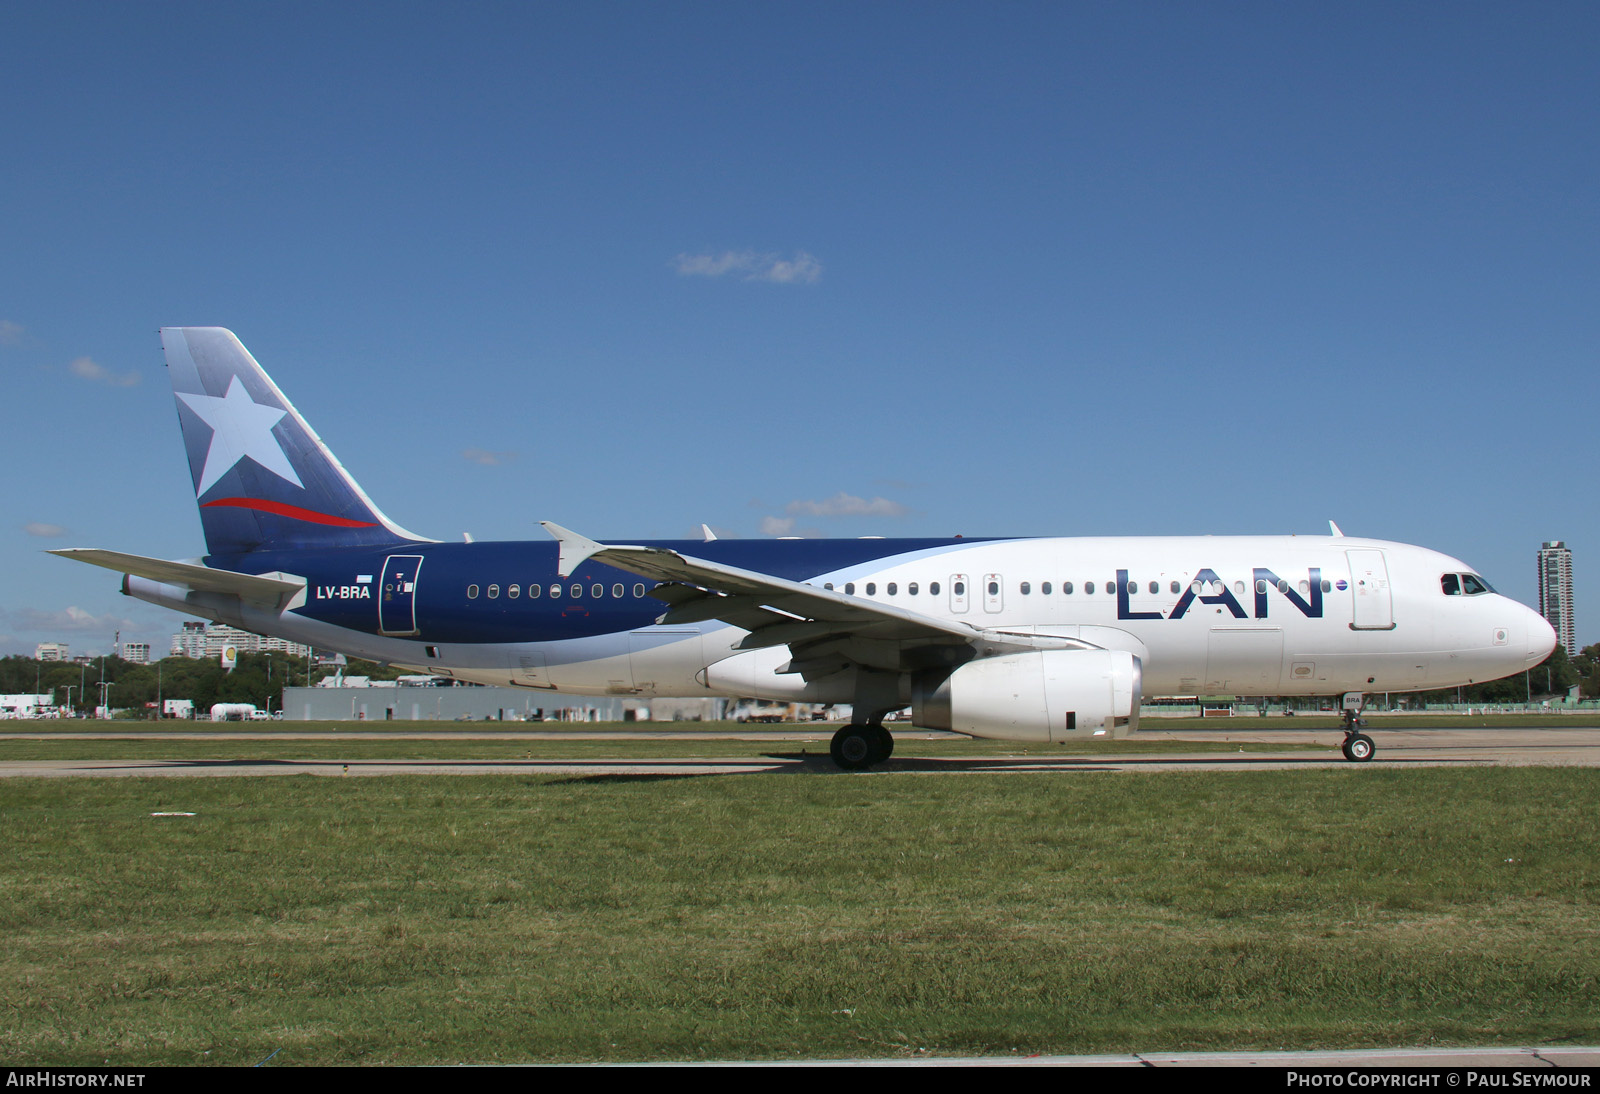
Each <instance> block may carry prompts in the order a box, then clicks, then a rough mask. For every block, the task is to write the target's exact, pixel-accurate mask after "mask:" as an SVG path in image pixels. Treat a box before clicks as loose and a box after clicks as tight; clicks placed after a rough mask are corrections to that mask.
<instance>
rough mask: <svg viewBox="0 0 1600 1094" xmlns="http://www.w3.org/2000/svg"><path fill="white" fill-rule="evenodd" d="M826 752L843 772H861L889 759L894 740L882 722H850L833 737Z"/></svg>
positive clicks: (892, 750)
mask: <svg viewBox="0 0 1600 1094" xmlns="http://www.w3.org/2000/svg"><path fill="white" fill-rule="evenodd" d="M828 751H829V753H831V754H832V756H833V762H834V763H836V764H838V765H839V766H840V767H841V768H843V769H844V770H846V771H862V770H865V769H866V768H869V767H871V766H873V765H874V764H881V763H883V761H885V760H887V759H888V758H889V756H890V754H891V753H892V752H894V738H893V737H892V736H890V734H889V731H888V730H887V729H884V728H883V723H882V722H868V723H866V724H861V723H858V722H852V723H851V724H850V725H847V726H845V727H844V728H843V729H841V730H839V732H837V733H835V734H834V735H833V741H832V742H831V743H830V744H829V745H828Z"/></svg>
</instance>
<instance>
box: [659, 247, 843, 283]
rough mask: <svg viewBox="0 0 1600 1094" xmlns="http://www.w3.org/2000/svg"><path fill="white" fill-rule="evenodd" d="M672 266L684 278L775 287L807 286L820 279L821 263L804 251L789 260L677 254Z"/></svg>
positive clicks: (760, 255) (745, 255) (736, 253)
mask: <svg viewBox="0 0 1600 1094" xmlns="http://www.w3.org/2000/svg"><path fill="white" fill-rule="evenodd" d="M674 262H675V265H676V267H677V270H678V273H679V274H681V275H683V276H684V277H722V276H724V275H726V274H736V275H737V276H738V277H739V279H740V280H741V281H770V282H772V283H774V284H778V285H800V284H805V285H810V284H813V283H814V282H816V281H817V280H818V279H819V278H821V277H822V263H820V262H818V261H817V260H816V259H815V258H813V257H812V256H811V255H809V254H807V253H806V252H804V251H796V252H795V256H794V257H793V258H782V257H780V256H779V255H776V254H772V253H766V254H763V253H759V252H757V251H723V252H722V253H721V254H700V255H691V254H680V255H679V256H678V257H677V258H676V259H675V260H674Z"/></svg>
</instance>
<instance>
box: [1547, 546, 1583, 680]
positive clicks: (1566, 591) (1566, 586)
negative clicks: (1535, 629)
mask: <svg viewBox="0 0 1600 1094" xmlns="http://www.w3.org/2000/svg"><path fill="white" fill-rule="evenodd" d="M1539 611H1540V613H1541V614H1543V615H1544V617H1545V620H1546V621H1547V622H1548V623H1549V624H1550V625H1551V626H1552V627H1554V628H1555V629H1556V638H1557V640H1559V641H1560V643H1561V645H1562V646H1563V647H1565V649H1566V651H1567V652H1568V653H1569V654H1570V653H1577V652H1578V647H1577V641H1578V634H1577V632H1578V628H1577V626H1576V625H1575V624H1574V623H1573V621H1572V552H1571V551H1570V550H1568V548H1567V545H1566V544H1565V543H1564V542H1563V541H1561V540H1559V539H1556V540H1551V541H1550V542H1548V543H1546V544H1545V545H1544V546H1543V547H1541V548H1540V549H1539Z"/></svg>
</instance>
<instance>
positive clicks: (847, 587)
mask: <svg viewBox="0 0 1600 1094" xmlns="http://www.w3.org/2000/svg"><path fill="white" fill-rule="evenodd" d="M844 592H845V595H846V596H855V595H856V583H855V582H854V581H846V582H845V583H844Z"/></svg>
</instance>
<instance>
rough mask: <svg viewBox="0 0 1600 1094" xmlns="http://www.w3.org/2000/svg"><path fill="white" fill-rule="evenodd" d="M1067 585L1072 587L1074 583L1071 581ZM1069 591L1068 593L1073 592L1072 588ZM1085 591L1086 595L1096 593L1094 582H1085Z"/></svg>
mask: <svg viewBox="0 0 1600 1094" xmlns="http://www.w3.org/2000/svg"><path fill="white" fill-rule="evenodd" d="M1067 584H1068V585H1069V586H1070V585H1071V584H1072V582H1070V581H1069V582H1067ZM1067 591H1068V592H1071V591H1072V590H1071V589H1070V588H1069V589H1068V590H1067ZM1083 591H1084V592H1086V593H1092V592H1094V582H1092V581H1085V582H1084V583H1083Z"/></svg>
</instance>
